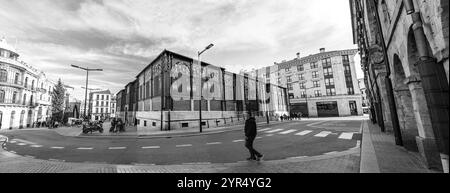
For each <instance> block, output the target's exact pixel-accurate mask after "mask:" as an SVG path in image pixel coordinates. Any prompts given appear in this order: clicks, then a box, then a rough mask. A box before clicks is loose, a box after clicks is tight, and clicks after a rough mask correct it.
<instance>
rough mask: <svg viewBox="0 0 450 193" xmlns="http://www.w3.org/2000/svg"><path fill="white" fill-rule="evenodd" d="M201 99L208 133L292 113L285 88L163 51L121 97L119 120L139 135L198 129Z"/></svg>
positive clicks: (119, 96)
mask: <svg viewBox="0 0 450 193" xmlns="http://www.w3.org/2000/svg"><path fill="white" fill-rule="evenodd" d="M202 72H203V73H202ZM201 77H202V78H201ZM200 88H201V89H200ZM200 95H202V100H201V101H202V102H201V113H202V125H204V126H205V128H208V127H217V126H223V125H227V124H233V123H238V122H241V123H242V121H243V120H244V119H245V115H246V112H252V113H254V114H255V115H256V117H257V119H258V120H267V119H269V120H274V119H275V117H276V116H281V115H284V114H287V113H288V111H287V110H288V103H287V91H286V89H285V88H283V87H279V86H276V85H273V84H268V83H266V81H265V80H264V79H258V78H253V77H251V76H250V75H248V74H244V75H239V74H234V73H231V72H227V71H225V69H224V68H220V67H217V66H213V65H211V64H208V63H205V62H201V68H200V64H199V62H198V61H197V60H195V59H192V58H189V57H186V56H183V55H180V54H177V53H174V52H171V51H168V50H164V51H163V52H162V53H161V54H160V55H159V56H158V57H157V58H156V59H155V60H153V61H152V62H151V63H150V64H149V65H148V66H147V67H146V68H145V69H144V70H142V71H141V72H140V73H139V74H138V75H137V77H136V80H135V81H133V82H130V83H129V84H127V85H126V86H125V89H123V90H121V91H119V92H118V93H117V95H116V100H117V108H116V109H117V117H118V118H121V119H124V120H125V122H126V123H127V124H129V125H130V124H131V125H133V124H134V125H136V126H137V128H138V131H140V132H145V131H151V130H174V129H181V128H189V127H199V126H200V125H199V122H200V121H199V119H200V108H199V106H200Z"/></svg>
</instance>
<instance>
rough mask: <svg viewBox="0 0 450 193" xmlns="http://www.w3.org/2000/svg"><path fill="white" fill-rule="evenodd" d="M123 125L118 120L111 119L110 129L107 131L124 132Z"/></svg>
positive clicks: (120, 120)
mask: <svg viewBox="0 0 450 193" xmlns="http://www.w3.org/2000/svg"><path fill="white" fill-rule="evenodd" d="M124 131H125V124H124V122H123V121H122V119H120V118H117V119H116V118H113V119H112V120H111V128H110V129H109V132H110V133H117V132H124Z"/></svg>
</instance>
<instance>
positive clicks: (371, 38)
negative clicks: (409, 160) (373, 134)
mask: <svg viewBox="0 0 450 193" xmlns="http://www.w3.org/2000/svg"><path fill="white" fill-rule="evenodd" d="M349 2H350V8H351V20H352V27H353V37H354V43H355V44H358V47H359V52H360V55H361V65H362V69H363V71H364V73H365V79H364V81H365V85H366V88H367V92H368V98H369V101H370V105H371V120H372V121H373V122H374V123H377V124H378V125H379V127H380V129H381V131H383V132H386V133H393V135H394V138H395V143H396V144H397V145H399V146H402V147H404V148H405V149H407V150H408V151H410V152H412V153H414V152H417V153H418V154H419V155H420V156H421V158H422V159H423V162H424V163H425V164H426V165H427V166H428V167H429V168H435V169H440V170H442V169H443V171H444V172H448V167H449V166H448V148H449V141H448V134H449V102H448V98H449V96H448V82H449V79H448V68H449V67H448V66H449V58H448V51H449V46H448V42H449V38H448V37H449V27H448V26H449V20H448V18H449V1H448V0H435V1H419V0H397V1H385V0H379V1H376V0H350V1H349Z"/></svg>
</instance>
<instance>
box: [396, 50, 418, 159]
mask: <svg viewBox="0 0 450 193" xmlns="http://www.w3.org/2000/svg"><path fill="white" fill-rule="evenodd" d="M393 65H394V68H393V75H394V78H393V79H392V85H393V89H394V96H395V101H396V105H397V115H398V122H399V125H400V130H401V138H402V141H403V145H404V147H405V148H406V149H408V150H410V151H415V152H418V148H417V144H416V139H415V138H416V136H417V135H418V130H417V123H416V119H415V116H414V107H413V106H414V105H413V97H412V94H411V92H410V90H409V87H408V85H407V83H408V79H407V77H406V74H405V70H404V67H403V64H402V62H401V60H400V57H399V56H398V55H397V54H395V55H394V63H393Z"/></svg>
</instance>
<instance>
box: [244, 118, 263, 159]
mask: <svg viewBox="0 0 450 193" xmlns="http://www.w3.org/2000/svg"><path fill="white" fill-rule="evenodd" d="M256 135H257V132H256V121H255V118H254V117H253V115H252V113H249V118H248V119H247V120H246V121H245V147H247V149H248V150H249V152H250V157H249V158H247V160H249V161H250V160H257V161H259V160H261V158H262V157H263V155H262V154H260V153H259V152H258V151H256V150H255V149H254V148H253V141H254V140H255V138H256Z"/></svg>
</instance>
